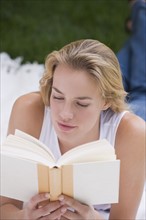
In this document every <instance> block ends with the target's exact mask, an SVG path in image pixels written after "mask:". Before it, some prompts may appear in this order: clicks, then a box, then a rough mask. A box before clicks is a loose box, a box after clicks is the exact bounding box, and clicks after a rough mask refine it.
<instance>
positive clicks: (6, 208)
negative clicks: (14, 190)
mask: <svg viewBox="0 0 146 220" xmlns="http://www.w3.org/2000/svg"><path fill="white" fill-rule="evenodd" d="M0 203H1V206H0V219H2V220H3V219H12V217H13V219H22V212H21V211H20V210H21V209H22V205H23V204H22V202H20V201H17V200H14V199H9V198H6V197H2V196H1V198H0Z"/></svg>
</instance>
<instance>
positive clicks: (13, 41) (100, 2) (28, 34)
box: [0, 0, 129, 63]
mask: <svg viewBox="0 0 146 220" xmlns="http://www.w3.org/2000/svg"><path fill="white" fill-rule="evenodd" d="M128 14H129V6H128V0H0V20H1V23H0V25H1V27H0V28H1V48H0V50H1V52H6V53H8V54H9V55H10V56H11V57H12V58H15V57H19V56H21V57H23V62H27V61H30V62H33V61H37V62H38V63H44V60H45V58H46V56H47V54H48V53H50V52H51V51H52V50H56V49H60V48H61V47H62V46H64V45H65V44H67V43H69V42H71V41H74V40H78V39H82V38H93V39H98V40H99V41H101V42H103V43H105V44H107V45H108V46H109V47H111V48H112V49H113V51H114V52H115V53H117V52H118V50H120V48H121V47H122V45H123V43H124V42H125V40H126V39H127V34H126V32H125V29H124V22H125V19H126V17H127V16H128Z"/></svg>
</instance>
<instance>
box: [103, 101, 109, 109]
mask: <svg viewBox="0 0 146 220" xmlns="http://www.w3.org/2000/svg"><path fill="white" fill-rule="evenodd" d="M110 106H111V103H109V102H106V101H105V103H104V104H103V107H102V110H103V111H105V110H107V109H108V108H109V107H110Z"/></svg>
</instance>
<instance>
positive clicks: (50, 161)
mask: <svg viewBox="0 0 146 220" xmlns="http://www.w3.org/2000/svg"><path fill="white" fill-rule="evenodd" d="M1 153H3V154H9V155H13V156H15V157H20V158H23V159H30V160H33V161H36V162H37V161H38V162H39V163H40V162H41V163H43V164H45V165H50V166H51V167H52V166H54V165H55V161H54V158H52V154H51V155H50V153H49V151H48V152H47V151H46V150H44V149H43V148H40V147H39V146H38V145H36V144H35V143H33V142H30V141H27V140H25V139H23V138H20V137H17V136H15V135H9V136H8V137H7V139H6V141H5V142H4V143H3V145H2V146H1Z"/></svg>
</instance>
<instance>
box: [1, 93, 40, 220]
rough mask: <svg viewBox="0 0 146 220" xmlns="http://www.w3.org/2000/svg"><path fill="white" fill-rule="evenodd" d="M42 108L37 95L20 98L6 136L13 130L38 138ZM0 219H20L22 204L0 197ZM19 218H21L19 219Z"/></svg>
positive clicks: (12, 113) (12, 132) (14, 107)
mask: <svg viewBox="0 0 146 220" xmlns="http://www.w3.org/2000/svg"><path fill="white" fill-rule="evenodd" d="M43 111H44V106H43V102H42V100H41V97H40V94H39V93H30V94H27V95H24V96H21V97H20V98H18V99H17V100H16V102H15V103H14V105H13V108H12V112H11V116H10V121H9V127H8V134H10V133H11V134H14V132H15V129H16V128H17V129H20V130H22V131H25V132H27V133H29V134H31V135H32V136H34V137H36V138H38V137H39V133H40V130H41V125H42V120H43ZM0 205H1V219H12V217H13V219H22V216H21V215H22V212H21V211H20V210H21V209H22V206H23V204H22V202H20V201H17V200H13V199H9V198H5V197H1V201H0ZM20 217H21V218H20Z"/></svg>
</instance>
